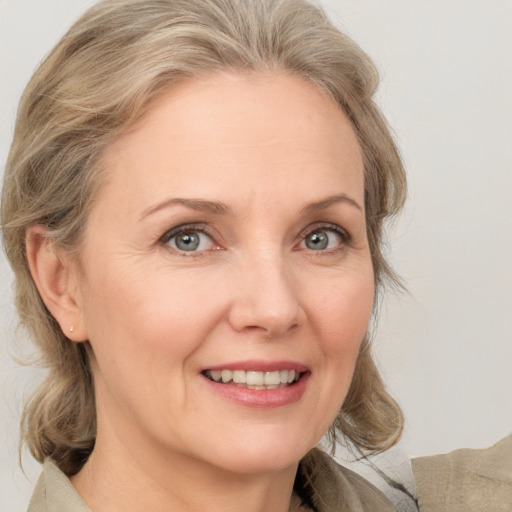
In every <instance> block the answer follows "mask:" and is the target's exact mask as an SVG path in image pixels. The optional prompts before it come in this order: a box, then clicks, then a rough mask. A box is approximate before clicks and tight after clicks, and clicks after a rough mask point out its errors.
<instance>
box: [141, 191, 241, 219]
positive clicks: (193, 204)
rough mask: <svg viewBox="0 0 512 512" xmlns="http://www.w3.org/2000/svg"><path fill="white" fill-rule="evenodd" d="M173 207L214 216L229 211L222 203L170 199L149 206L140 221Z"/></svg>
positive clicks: (179, 198)
mask: <svg viewBox="0 0 512 512" xmlns="http://www.w3.org/2000/svg"><path fill="white" fill-rule="evenodd" d="M173 205H182V206H186V207H187V208H191V209H192V210H197V211H200V212H206V213H213V214H215V215H226V214H228V213H230V211H231V209H230V208H229V206H226V205H225V204H224V203H219V202H217V201H206V200H204V199H185V198H182V197H174V198H172V199H166V200H165V201H162V202H161V203H158V204H156V205H155V206H151V207H150V208H148V209H146V210H144V211H143V212H142V215H141V220H142V219H144V218H145V217H147V216H149V215H152V214H153V213H156V212H158V211H159V210H163V209H164V208H167V207H169V206H173Z"/></svg>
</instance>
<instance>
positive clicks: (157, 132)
mask: <svg viewBox="0 0 512 512" xmlns="http://www.w3.org/2000/svg"><path fill="white" fill-rule="evenodd" d="M103 160H104V162H103V163H104V167H105V169H106V175H107V183H106V184H105V187H104V188H105V190H104V192H105V193H111V192H112V190H111V189H112V187H118V188H121V189H124V190H125V189H127V188H132V189H133V187H135V189H136V190H137V191H138V199H140V200H141V202H144V201H145V202H147V201H152V200H157V199H158V198H157V197H155V196H158V195H159V194H168V193H172V194H181V195H183V194H186V195H189V196H190V195H192V196H196V195H197V194H201V195H204V194H206V195H208V194H209V193H210V192H211V193H213V192H212V191H214V192H215V193H218V191H224V192H228V191H230V190H233V185H236V187H237V188H238V189H239V191H240V193H241V192H242V189H243V188H244V184H245V185H247V187H248V188H249V189H250V190H251V191H253V192H254V190H255V188H260V189H265V188H266V189H272V188H274V187H276V186H278V184H279V181H280V179H281V178H282V179H281V181H283V180H284V181H285V182H287V183H288V187H289V189H290V193H292V192H293V189H294V187H295V188H297V187H299V186H300V185H303V188H304V187H307V188H308V189H311V187H312V183H310V182H316V183H315V186H316V187H317V188H319V190H318V193H319V194H322V193H323V192H324V191H322V190H320V189H321V188H322V184H323V188H324V189H325V192H330V193H332V192H333V191H332V187H333V186H338V185H337V184H339V186H340V187H342V188H346V189H349V190H353V191H354V192H355V191H356V189H357V193H362V187H363V166H362V159H361V152H360V147H359V144H358V141H357V138H356V136H355V133H354V130H353V128H352V126H351V124H350V122H349V120H348V119H347V117H346V116H345V115H344V114H343V112H342V111H341V110H340V109H339V107H338V105H337V104H336V103H335V102H334V101H333V100H332V99H331V98H330V97H329V96H328V95H327V94H325V93H324V92H322V91H321V90H320V89H319V88H318V87H316V86H315V85H313V84H312V83H310V82H308V81H306V80H304V79H302V78H299V77H296V76H292V75H286V74H268V73H267V74H264V73H261V74H257V73H255V74H251V75H234V74H219V75H215V76H212V77H208V78H206V79H197V80H190V81H186V82H184V83H181V84H179V85H176V86H173V87H172V88H170V89H169V90H168V91H166V92H165V93H164V94H162V95H161V96H160V97H159V99H158V100H156V101H155V102H154V104H153V105H152V106H151V108H150V109H149V110H148V112H147V113H146V114H145V116H144V117H143V118H142V119H141V120H140V121H139V122H138V123H137V124H136V125H135V126H133V127H132V129H131V130H129V131H128V132H127V133H126V134H124V135H123V136H121V137H119V139H117V140H116V141H115V142H114V143H113V144H112V145H111V146H110V147H109V148H107V150H106V153H105V154H104V159H103ZM308 181H309V182H308ZM299 188H300V187H299ZM346 191H347V190H341V191H340V192H346ZM299 192H300V191H299ZM336 192H338V190H336ZM300 193H303V191H302V192H300ZM146 194H147V197H146Z"/></svg>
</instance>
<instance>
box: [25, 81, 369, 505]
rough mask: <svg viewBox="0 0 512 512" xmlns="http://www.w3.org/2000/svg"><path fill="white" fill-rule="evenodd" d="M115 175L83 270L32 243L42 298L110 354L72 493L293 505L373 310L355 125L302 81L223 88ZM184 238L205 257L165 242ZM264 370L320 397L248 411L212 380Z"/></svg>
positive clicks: (138, 149)
mask: <svg viewBox="0 0 512 512" xmlns="http://www.w3.org/2000/svg"><path fill="white" fill-rule="evenodd" d="M103 165H104V166H105V167H106V169H107V180H106V182H105V184H104V185H103V187H102V189H101V191H100V194H99V197H98V198H97V200H96V201H95V204H94V206H93V208H92V211H91V216H90V219H89V221H88V226H87V230H86V233H85V237H84V240H83V249H82V251H81V253H80V257H79V264H76V262H74V261H72V260H71V259H70V258H69V257H67V256H66V255H64V254H62V253H59V252H58V251H56V250H55V249H54V248H51V247H50V246H49V245H48V243H47V242H45V240H44V239H43V238H42V237H39V236H38V231H37V229H34V231H33V233H32V235H31V236H29V259H30V262H31V269H32V272H33V274H34V276H35V280H36V282H37V283H38V286H39V289H40V291H42V296H43V297H44V298H45V302H46V303H47V305H48V307H49V308H50V310H51V311H52V313H53V314H54V316H55V317H56V318H57V320H58V321H59V322H60V324H61V326H62V329H63V330H64V331H65V332H66V334H67V335H68V336H69V337H70V338H71V339H72V340H73V341H75V342H82V341H85V340H89V341H90V344H91V346H92V349H93V351H94V360H93V372H94V383H95V392H96V402H97V416H98V436H97V442H96V446H95V449H94V451H93V453H92V455H91V457H90V459H89V461H88V462H87V463H86V465H85V466H84V468H83V469H82V470H81V471H80V472H79V473H78V474H77V475H75V476H74V477H73V478H72V483H73V484H74V485H75V487H76V488H77V490H78V491H79V493H80V494H81V495H82V497H83V498H84V500H85V501H86V503H87V504H88V505H89V507H90V508H91V509H92V510H94V511H95V512H102V511H106V510H109V511H118V510H119V511H121V510H123V511H125V512H126V511H135V510H151V509H154V510H161V511H166V510H169V511H171V510H181V511H199V510H201V511H204V510H210V511H221V510H222V511H223V512H225V511H230V510H237V511H239V510H241V509H242V508H243V509H244V510H247V511H254V512H257V511H264V510H273V511H276V512H285V511H287V510H288V509H289V508H290V507H291V508H292V509H294V508H296V506H297V503H296V501H294V499H292V502H291V505H290V497H291V495H292V487H293V480H294V477H295V473H296V470H297V465H298V462H299V460H300V459H301V458H302V457H303V456H304V455H305V453H307V451H308V450H310V449H311V448H312V447H313V446H315V444H316V443H317V442H318V441H319V440H320V438H321V437H322V435H323V434H324V433H325V432H326V430H327V429H328V427H329V426H330V424H331V422H332V421H333V419H334V418H335V416H336V414H337V412H338V411H339V408H340V406H341V404H342V402H343V400H344V398H345V396H346V394H347V392H348V388H349V385H350V381H351V378H352V375H353V371H354V366H355V363H356V358H357V355H358V351H359V348H360V344H361V341H362V339H363V337H364V334H365V332H366V329H367V326H368V322H369V319H370V315H371V311H372V305H373V299H374V280H373V277H374V276H373V269H372V264H371V258H370V252H369V248H368V240H367V237H366V229H365V216H364V181H363V164H362V159H361V153H360V148H359V145H358V142H357V139H356V136H355V134H354V132H353V129H352V127H351V125H350V123H349V121H348V120H347V118H346V117H345V115H344V114H343V113H342V112H341V111H340V110H339V108H338V107H337V106H336V104H335V103H334V102H333V101H332V100H331V99H329V98H328V97H327V96H326V95H324V94H323V93H322V92H320V91H319V90H318V89H317V88H316V87H315V86H313V85H312V84H310V83H308V82H306V81H304V80H302V79H300V78H297V77H294V76H289V75H285V74H254V75H249V76H236V75H231V74H220V75H216V76H214V77H211V78H208V79H203V80H201V81H190V82H186V83H183V84H181V85H179V86H175V87H173V88H172V89H171V90H170V91H169V92H168V93H166V94H165V95H164V96H163V97H161V98H160V99H159V100H158V102H157V103H155V104H154V105H153V107H152V108H151V109H150V111H149V112H148V113H147V114H146V115H145V117H144V118H143V119H142V121H141V122H139V123H138V124H137V125H136V126H134V127H133V128H132V130H130V132H129V133H127V134H125V135H123V136H122V137H120V138H119V139H118V140H117V141H116V142H115V143H113V144H112V145H111V146H110V147H109V148H108V149H107V151H106V153H105V154H104V158H103ZM334 196H336V197H334ZM176 198H184V199H186V200H187V201H189V200H191V199H193V200H201V201H210V202H215V203H216V204H217V203H222V205H223V208H224V210H225V211H222V212H221V211H220V208H218V207H216V209H212V208H209V209H204V208H203V205H202V204H201V205H199V204H198V203H197V202H195V203H190V202H188V204H184V203H183V202H180V203H176V202H173V200H174V199H176ZM198 206H201V208H199V209H198ZM183 224H186V225H188V226H190V225H191V227H190V228H189V229H190V231H194V230H195V232H196V233H197V232H198V230H199V231H201V233H202V234H201V233H200V234H198V236H199V237H200V240H201V245H200V246H199V250H197V251H189V252H187V251H182V250H180V249H179V248H178V247H177V246H176V238H170V239H169V236H167V237H166V236H165V235H166V233H168V232H169V231H170V230H172V229H173V228H176V226H180V225H183ZM336 230H338V231H336ZM313 232H316V233H320V234H321V235H322V236H325V237H327V240H328V247H327V248H325V249H322V250H318V249H316V248H310V247H309V246H308V245H307V243H306V242H308V243H309V241H310V239H311V233H313ZM340 233H341V234H340ZM70 325H73V326H74V329H73V332H69V326H70ZM247 360H257V361H263V362H274V361H293V362H297V363H300V364H303V365H304V366H305V367H306V368H307V369H308V379H307V382H306V385H305V389H304V391H303V393H302V394H301V395H300V397H299V399H298V400H295V401H294V402H293V403H287V404H285V405H282V406H277V407H265V406H263V407H253V406H247V405H244V404H240V403H238V402H235V401H233V400H230V399H228V398H226V397H225V396H222V395H219V394H218V393H217V392H216V391H215V389H214V388H212V386H211V385H210V384H211V383H210V382H209V381H208V380H207V379H206V378H205V377H204V376H203V375H202V374H201V371H202V370H204V369H205V368H211V367H213V366H223V365H226V364H228V363H232V362H239V361H247ZM301 510H303V509H301Z"/></svg>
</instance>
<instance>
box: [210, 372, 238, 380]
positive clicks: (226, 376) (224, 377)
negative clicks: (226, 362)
mask: <svg viewBox="0 0 512 512" xmlns="http://www.w3.org/2000/svg"><path fill="white" fill-rule="evenodd" d="M220 373H221V374H222V382H229V381H230V380H231V379H232V378H233V372H232V371H231V370H222V371H221V372H220ZM212 377H213V372H212ZM213 380H216V381H218V380H219V379H216V378H215V377H213Z"/></svg>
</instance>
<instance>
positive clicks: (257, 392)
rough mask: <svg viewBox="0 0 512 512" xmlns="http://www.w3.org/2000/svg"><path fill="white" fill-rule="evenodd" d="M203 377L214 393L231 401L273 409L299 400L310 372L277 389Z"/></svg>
mask: <svg viewBox="0 0 512 512" xmlns="http://www.w3.org/2000/svg"><path fill="white" fill-rule="evenodd" d="M201 377H202V379H203V380H204V381H205V382H206V384H207V385H209V387H210V389H211V390H213V392H214V393H216V394H217V395H220V396H221V397H223V398H225V399H227V400H230V401H231V402H235V403H236V404H238V405H242V406H245V407H252V408H255V409H273V408H276V407H284V406H286V405H290V404H293V403H295V402H298V401H299V400H300V399H301V398H302V396H303V395H304V393H305V391H306V387H307V384H308V381H309V377H310V373H303V374H302V375H301V377H300V379H299V380H298V381H297V382H295V383H294V384H292V385H290V386H286V387H284V388H277V389H249V388H242V387H238V386H236V385H232V384H221V383H219V382H215V381H212V380H210V379H208V378H207V377H204V376H203V375H201Z"/></svg>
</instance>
